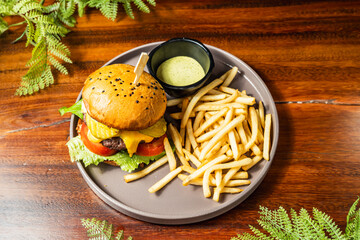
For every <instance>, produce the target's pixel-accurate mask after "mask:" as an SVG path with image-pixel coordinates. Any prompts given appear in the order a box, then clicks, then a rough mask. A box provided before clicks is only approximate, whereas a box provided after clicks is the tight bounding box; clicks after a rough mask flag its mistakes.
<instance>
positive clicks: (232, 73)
mask: <svg viewBox="0 0 360 240" xmlns="http://www.w3.org/2000/svg"><path fill="white" fill-rule="evenodd" d="M238 70H239V69H238V68H237V67H233V68H232V69H231V70H230V73H229V74H228V76H227V77H226V79H225V81H224V82H223V84H222V85H221V86H224V87H227V86H229V85H230V83H231V82H232V81H233V79H234V77H235V75H236V73H237V72H238Z"/></svg>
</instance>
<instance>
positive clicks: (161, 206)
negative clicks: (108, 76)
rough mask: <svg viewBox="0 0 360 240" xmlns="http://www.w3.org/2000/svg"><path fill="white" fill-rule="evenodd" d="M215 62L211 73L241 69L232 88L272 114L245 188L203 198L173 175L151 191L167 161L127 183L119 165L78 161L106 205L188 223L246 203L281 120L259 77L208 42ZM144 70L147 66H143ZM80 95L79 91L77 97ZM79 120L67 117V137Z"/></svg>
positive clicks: (133, 53) (146, 48)
mask: <svg viewBox="0 0 360 240" xmlns="http://www.w3.org/2000/svg"><path fill="white" fill-rule="evenodd" d="M160 43H161V42H155V43H150V44H146V45H142V46H140V47H137V48H134V49H132V50H129V51H127V52H125V53H123V54H120V55H119V56H117V57H115V58H114V59H112V60H111V61H109V62H108V63H106V64H105V65H110V64H114V63H127V64H131V65H136V63H137V59H138V57H139V55H140V53H141V52H150V51H151V50H152V49H153V48H154V47H156V46H157V45H159V44H160ZM207 47H208V48H209V50H210V51H211V52H212V54H213V56H214V60H215V68H214V72H213V76H220V75H222V74H223V73H225V72H226V71H227V70H229V69H230V68H231V67H232V66H237V67H238V68H239V72H240V73H239V74H237V76H236V78H235V79H234V81H233V83H232V85H231V87H234V88H238V89H240V90H244V89H245V90H246V91H247V93H248V94H249V95H252V96H254V97H255V98H256V100H257V101H259V100H261V101H263V103H264V106H265V109H266V113H271V114H272V117H273V119H272V123H273V124H272V147H271V153H270V161H266V160H262V161H261V162H259V163H258V164H257V165H256V166H255V167H253V168H251V169H250V170H249V175H250V180H251V184H250V185H249V186H245V187H243V189H244V191H243V192H241V193H239V194H222V195H221V200H220V202H215V201H213V200H212V199H211V198H209V199H206V198H204V196H203V193H202V188H201V187H199V186H187V187H184V186H182V183H181V181H180V179H177V178H176V179H174V180H173V181H172V182H171V183H170V184H168V185H167V186H165V188H163V189H162V190H160V191H159V192H157V193H155V194H151V193H149V192H148V188H149V187H150V186H152V185H153V184H154V183H155V182H157V181H158V180H159V179H161V178H162V177H163V176H165V175H166V174H167V173H168V172H169V167H168V166H167V165H165V166H163V167H162V168H160V169H158V170H156V171H155V172H153V173H152V174H150V175H148V176H146V177H145V178H143V179H140V180H138V181H135V182H131V183H125V181H124V180H123V176H124V175H125V174H126V172H124V171H122V170H120V168H117V167H113V166H110V165H106V164H99V166H89V167H87V168H85V167H84V166H83V164H82V163H80V162H78V163H77V166H78V168H79V170H80V172H81V174H82V176H83V178H84V179H85V181H86V182H87V183H88V185H89V187H90V188H91V189H92V190H93V191H94V192H95V194H96V195H98V196H99V197H100V198H101V199H102V200H103V201H104V202H105V203H107V204H108V205H110V206H111V207H113V208H114V209H116V210H118V211H120V212H121V213H123V214H126V215H128V216H131V217H133V218H136V219H140V220H142V221H147V222H151V223H158V224H188V223H195V222H199V221H203V220H206V219H210V218H213V217H216V216H218V215H220V214H222V213H224V212H226V211H229V210H230V209H232V208H234V207H235V206H237V205H238V204H240V203H241V202H242V201H244V200H245V199H246V198H247V197H248V196H249V195H250V194H251V193H252V192H253V191H254V190H255V189H256V188H257V186H258V185H259V184H260V183H261V181H262V180H263V178H264V177H265V175H266V173H267V171H268V170H269V167H270V165H271V163H272V161H273V159H274V155H275V150H276V146H277V142H278V137H279V120H278V115H277V111H276V107H275V104H274V100H273V98H272V96H271V94H270V92H269V90H268V89H267V87H266V85H265V84H264V82H263V81H262V80H261V78H260V77H259V76H258V75H257V74H256V73H255V71H254V70H253V69H251V68H250V67H249V66H248V65H247V64H245V63H244V62H243V61H241V60H240V59H238V58H236V57H235V56H233V55H231V54H229V53H227V52H225V51H223V50H221V49H218V48H215V47H212V46H207ZM145 70H146V71H147V69H145ZM80 98H81V93H80V94H79V97H78V100H79V99H80ZM77 121H78V118H77V117H75V116H74V115H73V116H72V117H71V124H70V137H74V136H76V130H75V128H76V124H77Z"/></svg>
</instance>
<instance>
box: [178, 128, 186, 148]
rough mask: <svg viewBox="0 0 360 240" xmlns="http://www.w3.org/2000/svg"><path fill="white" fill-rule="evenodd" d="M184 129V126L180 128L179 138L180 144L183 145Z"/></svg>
mask: <svg viewBox="0 0 360 240" xmlns="http://www.w3.org/2000/svg"><path fill="white" fill-rule="evenodd" d="M185 131H186V129H185V128H180V132H179V133H180V137H181V138H180V139H181V146H184V145H185Z"/></svg>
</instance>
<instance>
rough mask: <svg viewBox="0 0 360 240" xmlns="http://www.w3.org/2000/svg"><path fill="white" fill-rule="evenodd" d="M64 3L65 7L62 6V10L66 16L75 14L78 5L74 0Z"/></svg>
mask: <svg viewBox="0 0 360 240" xmlns="http://www.w3.org/2000/svg"><path fill="white" fill-rule="evenodd" d="M64 3H65V4H64V7H62V8H60V12H61V13H62V15H63V16H64V18H69V17H71V16H72V15H73V14H74V12H75V7H76V5H75V2H74V0H68V1H64Z"/></svg>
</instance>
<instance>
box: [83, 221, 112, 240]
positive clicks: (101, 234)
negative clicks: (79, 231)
mask: <svg viewBox="0 0 360 240" xmlns="http://www.w3.org/2000/svg"><path fill="white" fill-rule="evenodd" d="M81 223H82V225H83V226H84V227H85V228H86V229H87V235H88V237H89V238H90V239H112V230H113V227H112V224H108V222H107V221H105V220H104V221H101V220H97V219H96V218H92V219H89V218H88V219H81Z"/></svg>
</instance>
